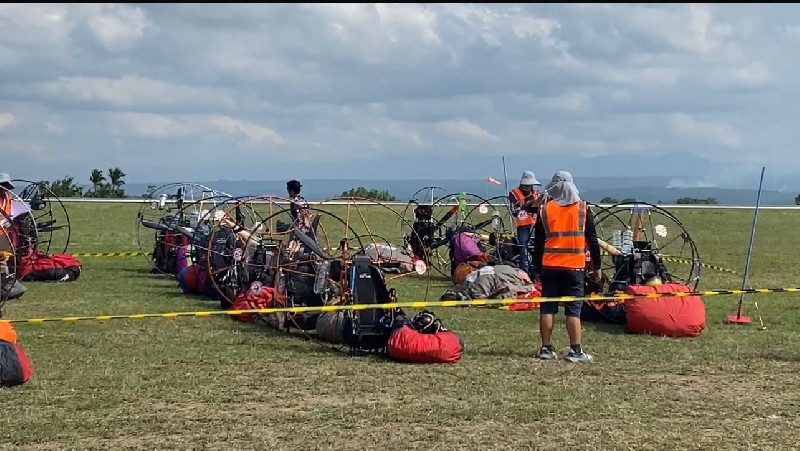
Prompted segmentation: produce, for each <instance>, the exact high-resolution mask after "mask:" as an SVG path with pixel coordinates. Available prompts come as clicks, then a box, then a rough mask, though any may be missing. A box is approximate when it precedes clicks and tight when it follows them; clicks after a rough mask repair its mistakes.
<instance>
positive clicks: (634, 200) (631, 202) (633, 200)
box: [620, 197, 639, 204]
mask: <svg viewBox="0 0 800 451" xmlns="http://www.w3.org/2000/svg"><path fill="white" fill-rule="evenodd" d="M636 202H639V201H638V200H636V199H631V198H630V197H629V198H627V199H622V202H620V203H622V204H635V203H636Z"/></svg>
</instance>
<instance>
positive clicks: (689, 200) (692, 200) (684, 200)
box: [676, 197, 718, 205]
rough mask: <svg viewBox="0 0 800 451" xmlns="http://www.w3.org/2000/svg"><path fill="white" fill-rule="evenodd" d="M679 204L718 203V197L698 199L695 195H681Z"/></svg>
mask: <svg viewBox="0 0 800 451" xmlns="http://www.w3.org/2000/svg"><path fill="white" fill-rule="evenodd" d="M676 203H677V204H686V205H716V204H717V203H718V202H717V199H716V198H714V197H707V198H705V199H697V198H694V197H681V198H680V199H678V200H677V201H676Z"/></svg>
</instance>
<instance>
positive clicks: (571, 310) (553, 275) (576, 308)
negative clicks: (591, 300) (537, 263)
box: [539, 269, 586, 318]
mask: <svg viewBox="0 0 800 451" xmlns="http://www.w3.org/2000/svg"><path fill="white" fill-rule="evenodd" d="M585 278H586V271H584V270H579V271H571V270H559V269H544V270H542V276H541V280H542V297H545V298H550V297H560V296H579V297H582V296H584V292H585V291H584V287H585V285H584V284H585ZM558 304H564V316H570V317H577V318H580V316H581V307H582V306H583V301H570V302H544V303H542V304H541V305H540V306H539V312H540V313H541V314H545V315H555V314H556V313H558Z"/></svg>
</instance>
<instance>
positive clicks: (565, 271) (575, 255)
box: [533, 171, 602, 363]
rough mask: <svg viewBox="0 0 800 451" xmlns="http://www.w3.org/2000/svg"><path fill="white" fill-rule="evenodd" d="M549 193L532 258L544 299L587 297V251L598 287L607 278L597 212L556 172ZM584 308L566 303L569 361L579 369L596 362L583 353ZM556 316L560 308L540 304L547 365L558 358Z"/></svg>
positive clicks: (569, 177) (569, 178) (542, 351)
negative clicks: (554, 341)
mask: <svg viewBox="0 0 800 451" xmlns="http://www.w3.org/2000/svg"><path fill="white" fill-rule="evenodd" d="M546 191H547V194H548V195H549V196H550V197H551V198H550V199H548V200H547V201H546V202H545V204H544V205H542V206H541V208H540V213H539V215H538V217H537V218H536V224H535V226H534V252H533V268H534V271H535V272H536V273H537V274H540V278H541V281H542V296H543V297H561V296H576V297H582V296H585V290H584V287H585V277H586V249H587V248H588V250H589V253H590V256H591V268H590V270H591V271H592V272H591V277H592V280H595V281H599V280H600V278H601V277H602V272H601V270H600V268H601V266H600V264H601V261H600V258H601V255H600V245H599V242H598V240H597V232H596V230H595V224H594V217H593V215H592V211H591V210H590V209H589V208H588V206H587V205H586V203H585V202H583V201H581V200H580V198H579V197H578V189H577V188H576V187H575V185H574V183H573V182H572V175H570V174H569V173H568V172H563V171H561V172H557V173H556V174H555V175H554V176H553V180H552V181H551V182H550V184H548V186H547V188H546ZM581 231H582V232H583V233H582V234H581V233H580V232H581ZM582 306H583V302H582V301H572V302H565V303H564V315H565V316H566V323H567V324H566V325H567V332H568V333H569V339H570V351H569V354H568V355H567V357H566V359H567V360H568V361H570V362H574V363H588V362H591V361H592V356H591V355H589V354H587V353H585V352H583V349H582V348H581V344H580V343H581V321H580V315H581V308H582ZM556 313H558V303H556V302H544V303H542V304H541V306H540V316H539V329H540V334H541V339H542V346H541V348H540V349H539V352H538V357H539V358H541V359H543V360H551V359H553V358H555V348H554V347H553V346H552V344H551V343H550V338H551V336H552V333H553V321H554V319H555V315H556Z"/></svg>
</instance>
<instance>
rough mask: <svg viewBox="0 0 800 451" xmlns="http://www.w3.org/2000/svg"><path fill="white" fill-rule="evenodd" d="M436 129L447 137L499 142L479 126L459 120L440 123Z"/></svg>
mask: <svg viewBox="0 0 800 451" xmlns="http://www.w3.org/2000/svg"><path fill="white" fill-rule="evenodd" d="M436 127H437V128H438V129H439V131H441V132H442V133H446V134H448V135H453V136H460V137H466V138H470V139H474V140H477V141H499V140H500V138H498V137H497V136H494V135H492V134H491V133H489V132H488V131H486V130H485V129H483V128H481V126H479V125H476V124H473V123H472V122H470V121H468V120H466V119H461V120H458V121H442V122H438V123H437V124H436Z"/></svg>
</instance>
